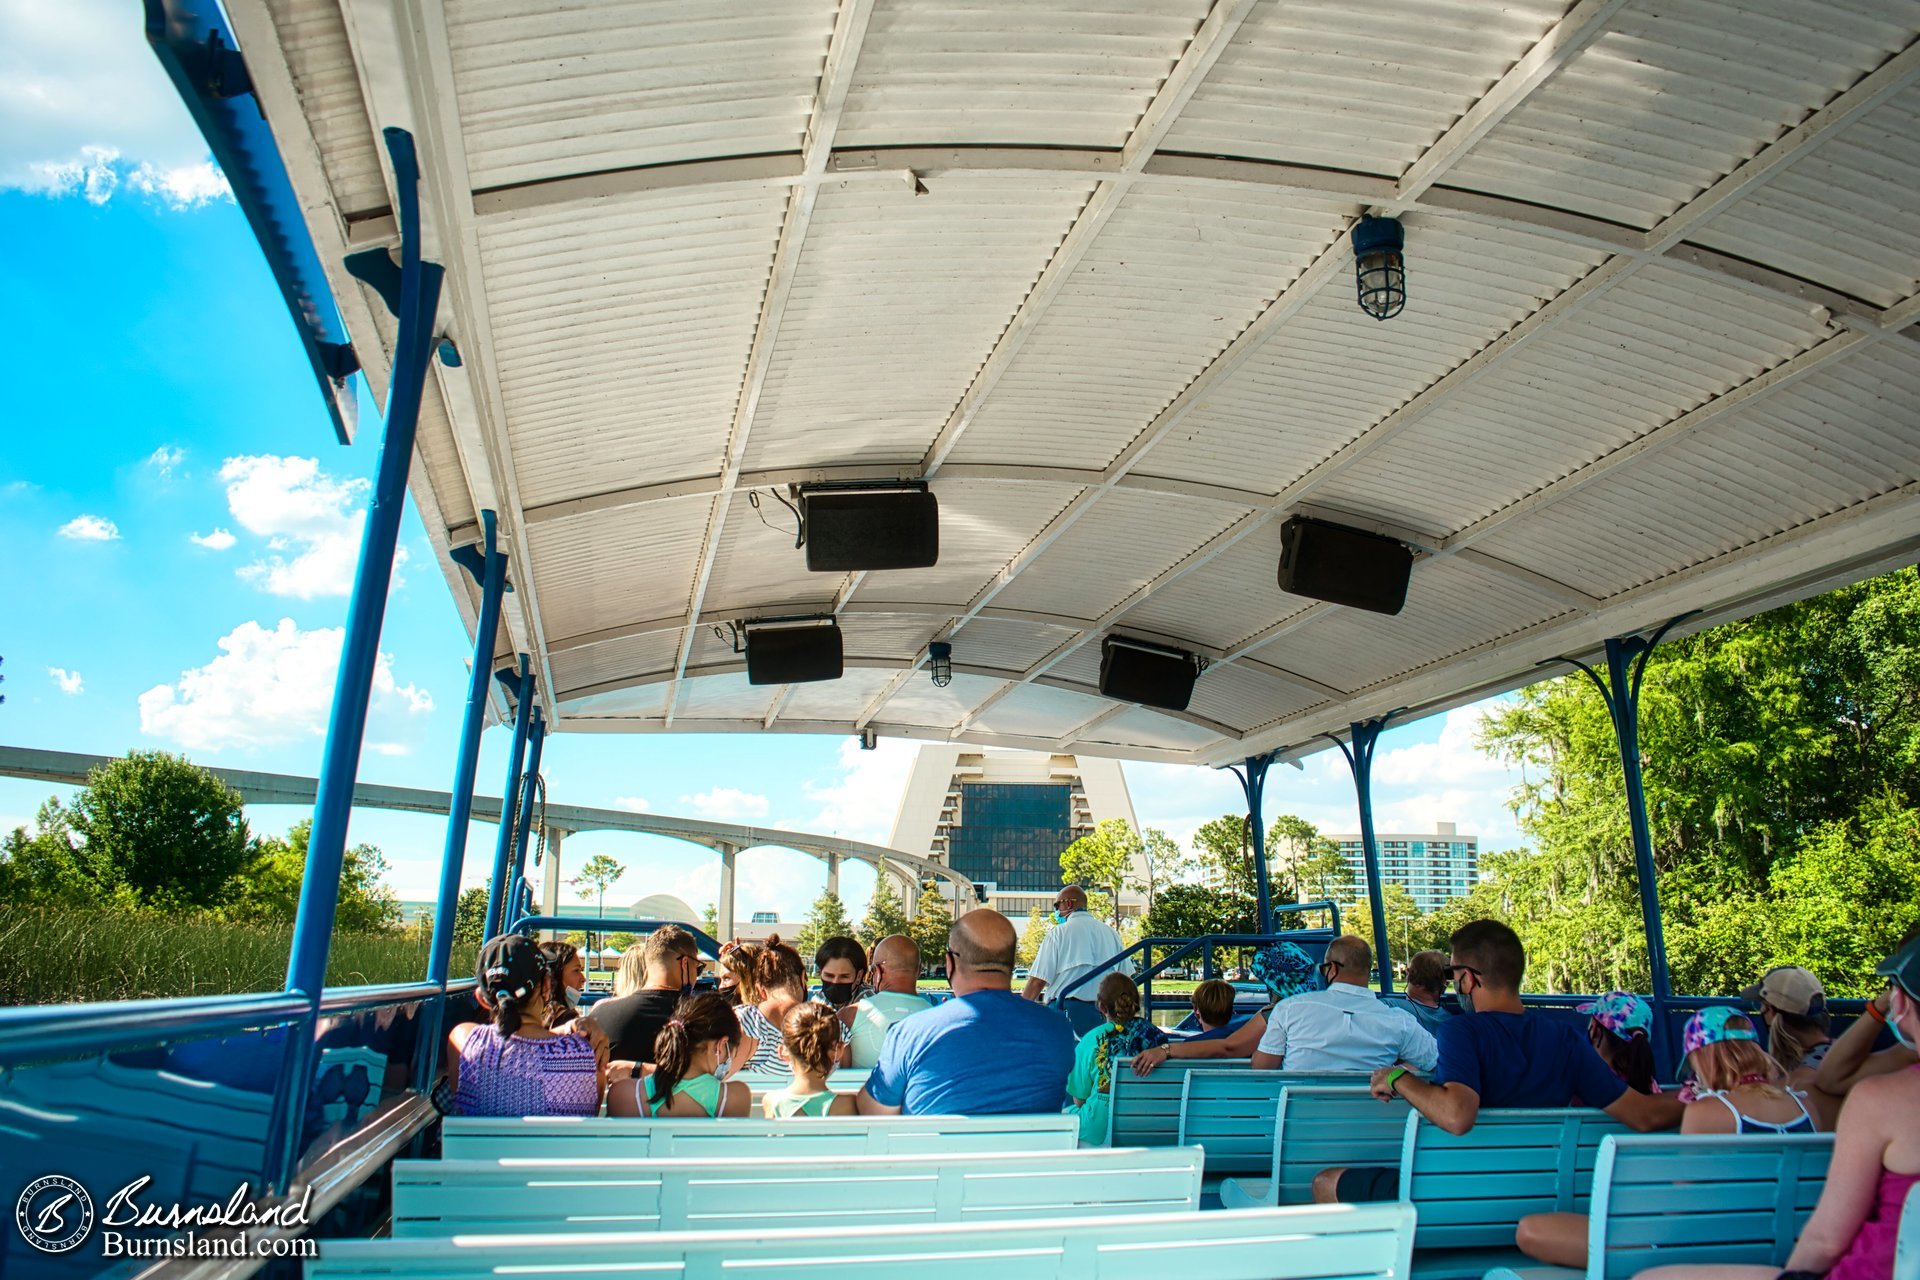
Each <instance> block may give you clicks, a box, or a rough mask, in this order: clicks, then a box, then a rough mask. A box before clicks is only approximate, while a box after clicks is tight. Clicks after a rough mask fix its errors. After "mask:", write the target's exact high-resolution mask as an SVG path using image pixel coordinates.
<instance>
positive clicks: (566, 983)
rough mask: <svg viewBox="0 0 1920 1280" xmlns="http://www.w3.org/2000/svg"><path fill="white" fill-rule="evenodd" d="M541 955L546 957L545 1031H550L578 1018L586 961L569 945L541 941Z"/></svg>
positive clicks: (585, 980) (578, 949)
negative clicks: (546, 1029)
mask: <svg viewBox="0 0 1920 1280" xmlns="http://www.w3.org/2000/svg"><path fill="white" fill-rule="evenodd" d="M540 954H541V955H543V956H545V957H546V958H547V1028H548V1030H553V1029H556V1028H559V1027H564V1026H566V1025H567V1024H568V1023H569V1022H572V1021H573V1020H574V1019H575V1018H577V1017H579V1016H580V992H581V991H582V990H584V989H585V987H586V985H587V962H586V960H584V959H583V958H582V957H581V955H580V948H578V947H576V946H574V945H573V944H572V943H571V942H543V943H541V944H540Z"/></svg>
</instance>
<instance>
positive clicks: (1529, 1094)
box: [1313, 920, 1680, 1203]
mask: <svg viewBox="0 0 1920 1280" xmlns="http://www.w3.org/2000/svg"><path fill="white" fill-rule="evenodd" d="M1451 942H1452V945H1453V959H1452V961H1451V962H1450V964H1449V968H1450V969H1451V970H1452V972H1453V981H1454V988H1455V990H1457V991H1458V992H1459V993H1460V1003H1461V1004H1462V1005H1464V1006H1465V1007H1467V1008H1468V1009H1470V1010H1472V1012H1471V1013H1469V1014H1468V1015H1467V1016H1465V1017H1461V1018H1454V1019H1453V1020H1452V1021H1450V1022H1447V1023H1445V1024H1444V1025H1442V1026H1441V1028H1440V1030H1439V1032H1438V1033H1437V1034H1436V1035H1435V1037H1434V1039H1435V1042H1436V1044H1437V1047H1438V1050H1439V1065H1438V1066H1436V1067H1435V1068H1434V1072H1433V1079H1432V1080H1431V1081H1429V1080H1426V1079H1423V1078H1422V1077H1421V1076H1419V1075H1417V1074H1415V1072H1414V1069H1413V1068H1412V1067H1411V1066H1407V1065H1395V1066H1391V1067H1381V1068H1380V1069H1379V1070H1377V1071H1375V1072H1374V1073H1373V1093H1374V1096H1375V1097H1378V1098H1382V1099H1392V1098H1404V1099H1405V1100H1406V1101H1407V1103H1408V1104H1409V1105H1410V1106H1412V1108H1413V1109H1414V1110H1415V1111H1418V1112H1419V1113H1420V1114H1421V1115H1423V1116H1425V1117H1426V1118H1427V1119H1428V1120H1430V1121H1432V1122H1433V1123H1434V1124H1436V1125H1438V1126H1440V1127H1441V1128H1442V1129H1445V1130H1446V1131H1447V1132H1448V1133H1465V1132H1466V1131H1467V1130H1469V1129H1471V1128H1473V1122H1474V1120H1475V1119H1476V1118H1477V1117H1478V1116H1479V1114H1480V1108H1481V1107H1565V1106H1571V1105H1573V1104H1574V1101H1575V1100H1576V1099H1578V1100H1579V1101H1580V1102H1582V1103H1585V1104H1586V1105H1587V1106H1590V1107H1598V1108H1600V1109H1601V1110H1603V1111H1605V1112H1606V1113H1607V1114H1608V1115H1610V1116H1612V1117H1613V1118H1614V1119H1616V1120H1618V1121H1620V1122H1621V1123H1622V1124H1625V1125H1627V1126H1628V1127H1630V1128H1633V1129H1639V1130H1642V1131H1650V1130H1655V1129H1671V1128H1673V1127H1674V1126H1675V1125H1677V1124H1679V1123H1680V1100H1679V1099H1678V1098H1676V1097H1674V1096H1673V1095H1672V1094H1645V1093H1635V1092H1634V1091H1633V1090H1631V1089H1629V1088H1627V1086H1626V1084H1625V1083H1624V1082H1623V1081H1621V1080H1620V1078H1619V1077H1618V1076H1616V1075H1614V1074H1613V1072H1612V1070H1610V1069H1609V1068H1608V1066H1607V1064H1606V1063H1605V1062H1604V1061H1602V1060H1601V1058H1600V1055H1599V1054H1598V1053H1596V1052H1594V1048H1593V1044H1592V1042H1591V1041H1589V1040H1588V1039H1587V1037H1586V1036H1585V1035H1584V1034H1582V1032H1581V1030H1580V1028H1579V1027H1577V1026H1573V1025H1570V1024H1568V1023H1565V1022H1559V1021H1556V1020H1554V1019H1552V1018H1547V1017H1538V1016H1535V1015H1532V1014H1529V1013H1528V1012H1527V1011H1526V1007H1525V1006H1524V1005H1522V1004H1521V1003H1520V980H1521V978H1522V977H1523V976H1524V975H1525V973H1526V967H1527V956H1526V951H1525V950H1524V949H1523V948H1522V947H1521V945H1520V939H1519V937H1518V936H1517V935H1516V934H1515V933H1514V931H1513V930H1511V929H1509V928H1508V927H1507V926H1506V925H1504V924H1501V923H1500V922H1499V921H1497V920H1475V921H1472V922H1470V923H1468V924H1465V925H1462V926H1461V927H1460V928H1459V929H1457V930H1455V931H1454V934H1453V937H1452V939H1451ZM1399 1182H1400V1176H1399V1170H1398V1169H1358V1168H1356V1169H1346V1168H1332V1169H1323V1170H1321V1171H1320V1173H1319V1174H1318V1175H1316V1176H1315V1178H1314V1180H1313V1193H1314V1199H1316V1200H1319V1201H1322V1202H1326V1201H1333V1200H1338V1201H1344V1202H1348V1203H1352V1202H1355V1201H1366V1200H1391V1199H1394V1198H1395V1197H1396V1196H1398V1194H1399Z"/></svg>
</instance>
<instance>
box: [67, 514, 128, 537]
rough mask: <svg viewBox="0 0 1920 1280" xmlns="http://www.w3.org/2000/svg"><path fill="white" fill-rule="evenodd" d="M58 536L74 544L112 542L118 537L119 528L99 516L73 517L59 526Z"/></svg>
mask: <svg viewBox="0 0 1920 1280" xmlns="http://www.w3.org/2000/svg"><path fill="white" fill-rule="evenodd" d="M60 536H61V537H63V538H72V539H73V540H74V541H75V542H112V541H113V540H114V539H115V538H118V537H119V536H120V527H119V526H118V525H116V524H114V522H113V521H111V520H108V519H105V518H103V517H101V516H75V517H74V518H73V519H71V520H69V521H67V522H66V523H65V524H63V525H61V526H60Z"/></svg>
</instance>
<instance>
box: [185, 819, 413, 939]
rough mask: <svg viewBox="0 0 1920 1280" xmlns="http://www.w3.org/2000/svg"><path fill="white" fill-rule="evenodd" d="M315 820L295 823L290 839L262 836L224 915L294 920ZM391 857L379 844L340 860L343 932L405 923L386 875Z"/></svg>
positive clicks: (336, 920) (336, 922) (338, 920)
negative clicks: (388, 859)
mask: <svg viewBox="0 0 1920 1280" xmlns="http://www.w3.org/2000/svg"><path fill="white" fill-rule="evenodd" d="M312 834H313V822H312V820H311V819H306V818H303V819H301V820H300V821H299V822H296V823H294V824H293V827H292V829H291V830H289V831H288V832H287V837H286V839H284V840H282V839H280V838H279V837H277V836H263V837H261V838H260V839H259V840H257V841H255V842H254V849H253V857H252V859H251V860H250V861H249V862H248V863H247V865H246V866H245V867H244V868H242V869H241V871H240V874H239V875H238V876H237V877H235V881H234V889H233V892H232V893H231V895H230V897H229V901H228V902H227V903H226V905H225V906H223V907H222V908H221V914H222V915H224V916H225V917H226V918H227V919H230V920H239V921H245V922H248V923H253V924H261V923H272V922H281V923H291V922H292V921H293V918H294V916H295V915H296V914H297V913H298V911H299V907H300V884H301V880H302V879H303V878H304V877H305V875H306V870H307V841H308V839H309V838H310V837H311V836H312ZM386 871H387V860H386V857H385V855H384V854H382V853H381V852H380V850H379V849H378V848H376V847H375V846H373V845H370V844H357V845H354V846H352V847H351V848H349V849H348V850H347V851H346V854H345V856H344V857H343V858H342V860H341V863H340V900H339V905H338V906H337V907H335V909H334V917H333V927H334V928H335V929H336V930H337V931H339V932H341V933H378V932H382V931H384V930H388V929H394V928H397V927H398V926H399V924H400V899H399V897H398V896H397V895H396V894H395V893H394V891H393V890H392V889H391V888H389V887H388V885H387V883H386V881H385V879H384V878H383V877H384V875H385V873H386Z"/></svg>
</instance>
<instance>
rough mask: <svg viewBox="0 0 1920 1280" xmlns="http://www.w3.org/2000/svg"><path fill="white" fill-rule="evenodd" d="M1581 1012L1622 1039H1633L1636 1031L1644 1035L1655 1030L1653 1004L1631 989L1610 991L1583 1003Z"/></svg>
mask: <svg viewBox="0 0 1920 1280" xmlns="http://www.w3.org/2000/svg"><path fill="white" fill-rule="evenodd" d="M1580 1012H1581V1013H1585V1014H1590V1015H1592V1017H1593V1020H1594V1021H1595V1022H1597V1023H1599V1024H1600V1025H1601V1026H1603V1027H1605V1028H1606V1029H1607V1030H1609V1031H1611V1032H1612V1033H1613V1034H1614V1035H1616V1036H1618V1037H1620V1039H1622V1040H1630V1039H1632V1038H1633V1033H1634V1032H1636V1031H1637V1032H1639V1033H1640V1034H1641V1035H1643V1036H1644V1035H1646V1034H1648V1033H1649V1032H1651V1031H1652V1030H1653V1006H1652V1005H1650V1004H1648V1003H1647V1002H1646V1001H1645V1000H1642V999H1641V998H1640V997H1639V996H1636V995H1634V994H1633V993H1632V992H1631V991H1609V992H1607V994H1605V995H1603V996H1601V997H1600V998H1599V999H1597V1000H1589V1001H1587V1003H1585V1004H1583V1005H1581V1006H1580Z"/></svg>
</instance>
